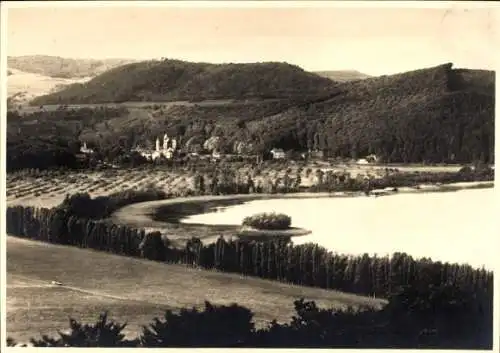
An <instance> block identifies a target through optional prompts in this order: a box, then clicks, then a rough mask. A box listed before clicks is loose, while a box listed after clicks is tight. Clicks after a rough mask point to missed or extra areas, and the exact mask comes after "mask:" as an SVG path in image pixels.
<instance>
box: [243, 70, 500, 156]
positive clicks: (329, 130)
mask: <svg viewBox="0 0 500 353" xmlns="http://www.w3.org/2000/svg"><path fill="white" fill-rule="evenodd" d="M485 78H488V80H484V79H485ZM492 81H494V73H493V72H474V71H469V70H453V69H452V64H445V65H440V66H438V67H434V68H429V69H423V70H416V71H412V72H407V73H403V74H397V75H391V76H382V77H376V78H369V79H365V80H361V81H352V82H347V83H344V84H343V85H341V86H339V88H340V89H341V90H342V91H343V93H342V94H340V95H338V96H336V97H334V98H332V99H329V100H325V101H323V102H318V103H316V104H311V105H309V106H308V108H307V109H295V110H293V111H287V112H284V113H282V114H278V115H276V116H272V117H267V118H266V119H264V120H262V121H259V122H254V123H252V124H249V129H250V131H251V133H253V134H254V135H256V136H259V138H260V139H261V140H263V141H276V142H278V141H279V142H280V145H281V146H282V147H284V148H290V147H292V146H294V147H297V146H300V147H301V148H312V149H320V150H325V151H328V152H329V153H330V154H331V155H340V156H351V157H353V158H358V157H359V156H363V155H367V154H369V153H376V154H377V155H379V156H381V157H383V158H384V159H386V160H390V161H394V162H396V161H397V162H410V161H433V162H437V161H440V162H451V161H454V162H463V161H471V160H477V159H480V158H481V159H483V160H487V161H490V162H492V161H493V160H494V158H493V149H494V95H495V93H494V87H493V85H492V84H491V82H492ZM298 125H299V126H301V128H299V129H297V126H298Z"/></svg>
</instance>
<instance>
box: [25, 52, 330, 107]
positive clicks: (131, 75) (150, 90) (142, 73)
mask: <svg viewBox="0 0 500 353" xmlns="http://www.w3.org/2000/svg"><path fill="white" fill-rule="evenodd" d="M335 86H336V85H335V82H333V81H332V80H330V79H328V78H324V77H321V76H318V75H315V74H312V73H309V72H306V71H304V70H303V69H301V68H299V67H297V66H293V65H289V64H285V63H273V62H267V63H257V64H207V63H190V62H185V61H179V60H163V61H156V60H151V61H146V62H139V63H131V64H127V65H122V66H119V67H116V68H113V69H110V70H108V71H106V72H104V73H103V74H101V75H99V76H97V77H95V78H93V79H92V80H90V81H88V82H86V83H83V84H74V85H71V86H68V87H66V88H64V89H63V90H62V91H59V92H56V93H53V94H49V95H46V96H41V97H37V98H36V99H34V100H33V105H46V104H83V103H92V104H96V103H111V102H128V101H132V102H133V101H139V102H140V101H153V102H155V101H156V102H165V101H184V100H186V101H201V100H206V99H250V98H292V97H300V98H303V97H310V98H313V99H314V98H315V97H318V96H321V95H325V94H328V93H329V92H331V91H332V90H334V89H335Z"/></svg>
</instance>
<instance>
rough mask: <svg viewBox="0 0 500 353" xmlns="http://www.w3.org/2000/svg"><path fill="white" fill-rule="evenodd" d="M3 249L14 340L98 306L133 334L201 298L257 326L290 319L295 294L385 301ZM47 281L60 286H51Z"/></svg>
mask: <svg viewBox="0 0 500 353" xmlns="http://www.w3.org/2000/svg"><path fill="white" fill-rule="evenodd" d="M7 247H8V252H7V264H8V265H7V334H8V336H11V337H12V338H14V339H16V340H19V341H27V340H28V339H29V338H30V337H33V336H38V335H39V334H40V333H46V334H55V333H56V330H58V329H61V328H65V327H67V323H68V316H72V317H74V318H78V319H82V320H84V321H85V322H88V321H93V320H94V319H96V318H97V315H98V314H99V313H100V312H101V311H103V310H106V309H107V310H109V311H110V315H111V318H113V319H116V320H119V321H120V322H125V321H127V322H129V323H130V325H129V326H128V327H127V332H128V333H129V334H137V333H138V332H139V331H140V329H141V325H146V324H148V323H149V322H151V319H152V318H153V317H155V316H159V315H161V314H162V313H163V312H164V310H166V309H169V308H170V309H178V308H182V307H192V306H196V307H202V306H203V303H204V301H205V300H208V301H210V302H212V303H214V304H226V305H227V304H231V303H234V302H236V303H238V304H239V305H242V306H245V307H248V308H249V309H251V310H252V311H253V312H254V313H255V315H256V316H255V318H254V321H255V322H256V324H257V325H262V324H263V323H265V322H268V321H270V320H272V319H274V318H276V319H277V320H278V321H281V322H284V321H285V322H286V321H288V320H290V318H291V316H292V315H293V310H294V309H293V301H294V300H296V299H298V298H300V297H304V298H306V299H308V300H315V301H316V302H317V303H318V304H319V305H320V306H322V307H338V308H344V307H346V306H349V305H352V306H359V305H368V306H375V307H380V306H381V305H383V304H384V303H385V301H383V300H379V299H373V298H368V297H361V296H357V295H353V294H345V293H341V292H336V291H327V290H323V289H317V288H308V287H299V286H292V285H288V284H285V283H279V282H275V281H268V280H262V279H257V278H251V277H242V276H240V275H237V274H227V273H220V272H215V271H206V270H199V269H193V268H189V267H187V266H183V265H171V264H162V263H157V262H152V261H146V260H140V259H134V258H128V257H122V256H117V255H112V254H108V253H102V252H96V251H91V250H83V249H78V248H72V247H65V246H59V245H52V244H46V243H39V242H34V241H29V240H24V239H19V238H15V237H11V236H9V237H7ZM68 259H71V261H68ZM110 273H112V274H113V276H111V277H110V276H109V274H110ZM51 281H58V282H60V283H62V286H57V285H56V286H54V285H51Z"/></svg>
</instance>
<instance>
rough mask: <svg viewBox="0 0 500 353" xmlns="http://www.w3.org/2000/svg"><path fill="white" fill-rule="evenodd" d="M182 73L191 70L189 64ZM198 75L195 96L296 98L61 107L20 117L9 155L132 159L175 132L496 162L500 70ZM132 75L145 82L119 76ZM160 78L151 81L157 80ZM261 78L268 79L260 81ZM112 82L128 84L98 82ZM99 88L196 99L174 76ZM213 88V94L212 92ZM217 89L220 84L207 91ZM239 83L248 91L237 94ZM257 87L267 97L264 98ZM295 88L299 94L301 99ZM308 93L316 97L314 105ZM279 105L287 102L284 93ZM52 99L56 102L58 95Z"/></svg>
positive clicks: (404, 157) (265, 146)
mask: <svg viewBox="0 0 500 353" xmlns="http://www.w3.org/2000/svg"><path fill="white" fill-rule="evenodd" d="M177 64H178V65H179V66H180V67H183V64H182V63H177ZM177 64H176V65H177ZM150 65H152V66H153V67H157V66H158V65H159V66H162V65H169V64H168V62H167V63H159V64H158V63H156V64H154V63H151V64H150ZM139 67H141V66H139ZM191 67H197V68H199V70H200V72H199V74H198V75H197V76H196V75H192V76H191V77H195V76H196V77H199V78H198V80H197V81H196V82H199V85H198V86H195V85H194V84H193V83H190V84H191V86H187V87H199V92H227V93H228V94H230V93H232V94H233V95H234V94H235V92H238V93H237V94H239V95H241V94H242V93H241V92H246V93H245V94H247V93H250V92H257V93H259V92H260V93H262V92H266V94H269V92H273V91H274V92H280V91H279V90H277V88H280V87H281V88H283V89H284V87H288V88H289V90H288V91H286V92H288V94H284V93H282V97H288V99H278V100H273V99H270V100H258V99H256V100H250V101H249V102H243V101H239V102H238V104H236V103H228V104H215V105H213V104H203V102H201V103H192V104H184V105H168V104H158V103H155V104H151V105H149V107H148V106H143V107H139V108H123V107H122V108H120V109H115V108H111V107H107V108H99V109H93V108H86V109H79V110H75V111H71V110H69V111H68V109H63V108H61V109H57V110H55V111H45V110H41V111H38V112H36V113H34V114H31V115H25V116H24V117H23V118H19V113H17V112H9V115H8V126H7V127H8V131H7V136H8V144H9V153H11V154H12V155H13V156H14V155H16V153H18V154H20V155H22V154H23V153H24V154H25V152H26V146H29V145H30V144H32V142H30V140H31V139H33V138H34V139H38V140H40V139H42V138H43V139H44V141H50V140H51V139H53V137H54V136H57V137H58V139H61V138H65V139H67V140H68V141H73V142H74V141H75V140H80V141H86V142H87V143H88V144H89V145H90V146H91V147H93V148H94V147H95V148H98V149H100V150H106V149H116V148H117V146H120V148H123V149H124V150H127V149H129V148H131V147H133V146H135V145H136V144H141V145H147V144H148V143H151V141H154V139H155V138H156V137H157V136H160V135H162V134H163V133H165V132H167V133H168V134H169V136H176V137H177V138H178V140H179V142H180V146H181V147H182V148H184V149H185V150H187V151H190V150H199V149H200V148H206V149H208V150H209V151H210V150H212V149H214V148H216V149H218V150H220V151H221V152H228V153H242V152H243V151H246V152H247V153H262V152H265V151H269V150H270V149H271V148H273V147H281V148H284V149H286V150H289V149H290V150H295V151H303V150H307V149H311V150H323V151H324V152H325V153H326V155H328V156H331V157H347V158H360V157H363V156H366V155H367V154H370V153H375V154H377V155H378V156H379V157H381V159H382V160H383V161H385V162H412V163H420V162H433V163H471V162H474V161H478V160H482V161H484V162H489V163H493V162H494V154H493V150H494V96H495V85H494V80H495V73H494V72H492V71H480V70H466V69H453V68H452V64H444V65H440V66H436V67H431V68H426V69H421V70H415V71H411V72H406V73H401V74H397V75H390V76H382V77H373V78H368V79H364V80H358V81H350V82H344V83H338V82H333V81H331V80H329V79H323V78H318V76H315V75H312V74H308V73H306V72H303V71H301V70H300V69H298V68H296V67H294V66H287V65H284V66H283V64H260V65H257V67H258V68H259V69H262V71H258V70H257V69H256V67H255V66H239V65H237V66H229V68H231V70H228V69H227V68H228V67H226V68H225V70H222V72H223V73H221V66H211V65H207V67H209V68H208V69H204V68H203V67H204V64H199V65H198V66H191ZM272 67H280V68H282V70H281V71H279V70H278V71H279V73H283V72H285V71H286V70H289V71H288V72H294V73H298V74H300V75H296V76H294V75H292V76H290V77H288V76H280V74H279V73H277V72H276V70H272V69H271V68H272ZM127 68H128V69H130V71H131V72H133V73H134V75H137V76H129V75H125V74H120V75H118V74H117V73H122V70H127ZM133 68H135V69H133ZM222 68H223V67H222ZM241 70H242V71H241ZM154 71H155V70H153V71H149V70H146V71H144V72H145V73H146V74H148V75H149V74H151V72H154ZM172 72H177V71H175V70H173V71H172ZM180 72H185V71H183V70H181V71H180ZM229 72H233V73H234V77H231V76H227V75H228V73H229ZM242 72H244V76H241V75H242ZM250 72H253V74H250ZM258 72H263V73H264V74H265V75H267V76H265V75H264V74H262V75H258V74H257V73H258ZM108 75H111V77H118V78H120V80H122V79H123V80H124V81H119V80H118V79H117V81H112V80H106V81H99V80H103V78H105V77H108ZM172 75H174V74H173V73H172ZM177 75H178V76H177V77H178V78H177V81H175V82H193V81H190V80H189V81H187V80H185V77H186V76H184V75H182V74H179V72H177ZM207 75H208V76H210V77H221V80H220V81H218V80H213V79H207V80H203V79H202V78H203V77H207ZM174 76H175V75H174ZM174 76H172V77H174ZM261 76H264V77H266V78H272V79H268V80H267V81H266V82H267V83H266V84H265V85H264V84H263V83H260V81H261V79H262V78H261ZM131 77H137V79H136V80H134V79H132V78H131ZM141 77H142V78H141ZM223 77H226V78H227V79H226V80H223V79H222V78H223ZM228 77H229V78H228ZM235 77H238V78H235ZM242 77H246V78H247V79H248V80H242ZM149 79H151V80H154V79H153V78H152V77H150V78H149ZM96 80H97V81H94V82H93V83H92V87H94V85H95V87H94V88H95V90H94V92H103V94H104V95H106V96H100V98H103V97H108V96H118V94H116V95H115V94H114V93H113V92H115V91H113V89H117V90H118V92H120V87H121V85H122V84H124V83H125V80H128V81H126V82H129V83H130V84H132V82H134V81H135V82H137V85H134V86H133V90H129V88H127V87H126V86H125V88H124V90H125V91H124V92H129V93H130V92H136V93H137V92H145V90H146V89H150V87H164V88H162V89H163V91H160V92H164V96H165V97H166V96H167V95H170V96H169V97H171V98H172V97H173V95H171V92H194V88H193V89H192V90H187V89H185V90H184V91H182V90H180V89H179V87H181V86H175V82H174V83H173V84H172V85H173V86H174V88H175V87H176V88H175V89H172V90H168V89H167V88H168V87H167V86H161V84H163V83H162V82H164V81H165V82H167V83H165V85H167V84H168V82H171V81H170V80H166V79H165V77H164V78H163V79H162V77H158V78H156V81H153V82H156V83H157V86H155V85H154V84H153V85H151V84H150V85H149V86H147V85H146V84H147V80H146V79H145V78H143V76H142V75H141V70H139V69H137V66H136V65H135V64H132V65H127V66H124V67H121V68H117V69H114V70H111V71H110V72H108V73H105V74H103V75H101V76H99V77H98V78H96ZM324 80H326V81H324ZM99 82H100V84H97V83H99ZM105 82H107V84H105ZM172 82H173V81H172ZM205 82H206V83H207V86H204V85H203V84H204V83H205ZM208 82H212V83H213V85H212V86H208ZM270 82H274V83H275V85H271V84H270ZM160 83H161V84H160ZM202 83H203V84H202ZM103 84H104V86H102V85H103ZM238 84H239V85H241V87H244V88H245V90H243V89H241V90H240V91H237V90H235V86H236V85H238ZM84 87H90V86H74V88H71V89H69V90H67V91H65V92H66V93H64V94H67V92H70V91H71V92H73V91H75V92H76V91H79V90H84V91H85V92H91V91H90V90H86V89H84ZM182 87H186V86H182ZM238 87H240V86H238ZM256 87H263V88H262V90H261V89H260V88H259V89H258V90H257V89H256ZM290 87H298V88H299V89H298V91H294V90H291V89H290ZM290 92H292V93H290ZM300 92H303V93H305V92H313V93H314V94H315V96H314V95H313V94H311V96H307V95H305V94H304V95H302V94H300ZM72 94H73V93H72ZM89 94H90V93H89ZM95 94H97V93H95ZM274 96H275V97H276V96H278V97H279V95H278V93H274ZM49 97H52V98H53V99H56V98H55V97H57V96H54V95H52V96H49ZM82 97H83V98H85V99H89V100H90V98H91V96H85V95H82ZM122 97H123V96H122ZM311 97H314V99H313V98H311ZM103 99H104V98H103ZM21 116H22V115H21ZM32 145H36V143H35V142H33V144H32ZM15 151H18V152H15ZM19 158H21V157H19Z"/></svg>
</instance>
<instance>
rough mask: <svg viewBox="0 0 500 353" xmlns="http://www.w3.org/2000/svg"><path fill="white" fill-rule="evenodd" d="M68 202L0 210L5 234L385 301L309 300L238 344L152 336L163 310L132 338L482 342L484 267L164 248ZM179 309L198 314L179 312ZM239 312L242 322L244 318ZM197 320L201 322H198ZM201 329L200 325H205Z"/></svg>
mask: <svg viewBox="0 0 500 353" xmlns="http://www.w3.org/2000/svg"><path fill="white" fill-rule="evenodd" d="M70 204H71V203H65V204H63V205H61V206H60V207H58V208H55V209H40V208H33V207H22V206H16V207H9V208H8V209H7V217H6V220H7V233H8V234H11V235H14V236H18V237H23V238H29V239H32V240H37V241H44V242H49V243H55V244H63V245H68V246H76V247H81V248H89V249H95V250H98V251H106V252H110V253H115V254H120V255H125V256H132V257H142V258H146V259H149V260H153V261H160V262H166V263H183V264H186V265H190V266H197V267H200V268H205V269H214V270H218V271H224V272H235V273H240V274H242V275H246V276H256V277H261V278H266V279H271V280H279V281H284V282H288V283H293V284H297V285H304V286H312V287H320V288H326V289H334V290H340V291H345V292H351V293H357V294H361V295H370V296H376V297H381V298H387V299H389V304H388V305H387V306H386V307H384V308H383V309H382V310H380V311H374V310H371V311H370V310H366V311H361V312H357V311H354V312H353V311H347V312H344V313H341V312H333V311H331V310H325V311H321V313H320V312H318V309H317V308H316V307H315V305H314V303H308V304H306V303H304V302H298V303H296V309H297V314H298V318H294V319H293V320H292V323H290V324H284V325H281V324H278V323H276V322H273V323H271V324H270V325H269V327H268V328H267V329H265V330H264V331H258V332H259V333H257V332H254V330H253V329H250V328H248V326H246V327H247V329H248V330H249V331H247V333H251V338H250V337H249V338H248V341H246V340H243V341H239V342H234V341H231V340H232V339H234V337H235V336H233V335H232V334H231V332H232V331H231V329H230V328H229V327H230V326H229V327H226V326H223V327H222V328H221V330H220V331H218V333H219V336H218V337H219V338H218V339H219V340H217V339H215V337H217V336H211V335H208V337H206V338H205V340H203V338H201V337H200V336H198V337H200V338H199V341H197V340H194V341H186V340H182V339H181V338H179V336H178V335H173V336H170V334H167V333H166V332H165V334H167V335H168V336H163V339H160V337H162V334H161V333H160V332H161V330H167V332H170V333H171V331H170V330H169V325H170V324H173V325H175V324H174V322H179V321H178V320H176V319H175V317H173V316H172V315H175V314H173V313H171V312H170V313H168V312H167V313H166V316H165V320H166V322H163V323H161V322H158V321H155V324H154V325H157V326H154V325H153V327H152V328H147V329H145V330H144V337H143V338H142V339H141V341H142V344H143V345H145V346H176V345H180V346H185V345H202V346H203V345H207V344H208V345H214V346H227V345H229V346H231V345H243V346H252V345H257V346H259V345H262V346H271V347H291V346H304V347H328V346H335V347H357V348H359V347H360V346H363V347H392V348H395V347H402V348H416V347H442V348H444V347H446V348H465V347H469V348H480V347H483V348H484V347H491V339H492V317H493V316H492V310H493V307H492V305H493V273H492V272H489V271H486V270H485V269H474V268H472V267H471V266H468V265H459V264H450V263H441V262H433V261H431V260H430V259H425V258H424V259H418V260H417V259H413V258H412V257H411V256H408V255H407V254H404V253H395V254H393V256H392V257H388V256H386V257H376V256H369V255H367V254H365V255H362V256H347V255H343V254H337V253H332V252H331V251H327V250H326V249H324V248H322V247H320V246H318V245H316V244H303V245H293V244H291V243H289V242H288V241H283V240H277V241H264V242H262V241H260V242H259V241H244V240H238V239H237V240H225V239H223V238H219V239H218V240H217V241H216V242H215V243H212V244H207V245H204V244H203V243H202V242H201V241H200V240H199V239H197V238H193V239H191V240H190V241H188V242H187V243H186V245H185V246H184V247H181V248H179V247H172V246H171V243H170V241H169V239H168V237H165V236H162V235H161V234H160V233H159V232H151V233H146V232H145V231H144V230H138V229H132V228H129V227H126V226H117V225H113V224H109V223H107V222H105V221H101V220H92V219H88V218H80V217H77V216H75V214H73V211H72V208H71V207H70ZM73 205H74V204H73ZM208 311H212V312H213V310H208ZM235 314H236V313H235ZM180 315H181V316H184V315H187V316H192V315H195V316H196V315H197V314H196V313H195V312H192V313H191V315H188V314H187V313H186V311H181V314H180ZM301 315H305V316H304V318H303V319H304V320H303V319H300V316H301ZM317 315H318V316H317ZM235 317H237V316H235ZM191 318H192V317H191ZM178 319H179V320H180V318H178ZM247 319H248V320H250V319H251V315H250V316H249V317H248V318H247ZM171 320H173V322H172V321H171ZM183 320H189V318H188V317H185V318H183ZM183 322H184V321H183ZM188 322H189V321H188ZM306 323H308V324H306ZM72 324H74V322H72ZM191 324H192V323H191ZM191 324H190V325H191ZM200 324H201V323H200ZM206 324H208V323H206ZM234 324H236V322H235V323H234ZM296 325H298V326H296ZM311 325H312V326H311ZM78 327H80V328H82V327H81V326H78V325H76V326H75V327H74V328H78ZM100 327H101V329H102V328H103V327H104V326H102V325H101V326H100ZM189 327H190V328H192V327H193V326H189ZM196 327H199V328H200V329H201V327H205V325H201V327H200V326H198V325H197V326H196ZM340 327H341V328H342V329H340ZM205 329H206V330H209V326H206V327H205V328H204V330H205ZM118 331H120V330H118ZM94 332H95V331H94ZM115 332H116V331H115ZM155 332H156V333H155ZM178 333H179V334H180V332H178ZM184 334H185V333H184ZM254 334H255V335H256V336H254ZM157 335H159V336H157ZM262 335H263V336H262ZM64 337H65V336H63V338H62V339H63V341H62V342H64ZM93 337H96V336H93ZM107 337H109V336H107ZM155 337H156V338H155ZM175 337H177V338H175ZM66 338H67V337H66ZM82 338H83V337H82V335H79V336H78V337H74V339H75V341H73V342H74V343H73V344H72V345H81V344H85V343H82V342H80V343H77V342H79V341H78V339H82ZM122 338H123V337H122ZM89 339H90V337H89ZM211 339H213V340H215V341H210V340H211ZM195 342H198V343H195ZM231 342H232V343H231ZM66 343H67V341H66ZM137 343H138V342H137ZM38 344H41V345H43V344H49V345H57V343H56V341H51V340H50V339H42V341H38ZM93 344H94V345H95V344H97V343H95V342H94V343H93ZM100 344H105V343H103V342H101V343H100Z"/></svg>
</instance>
